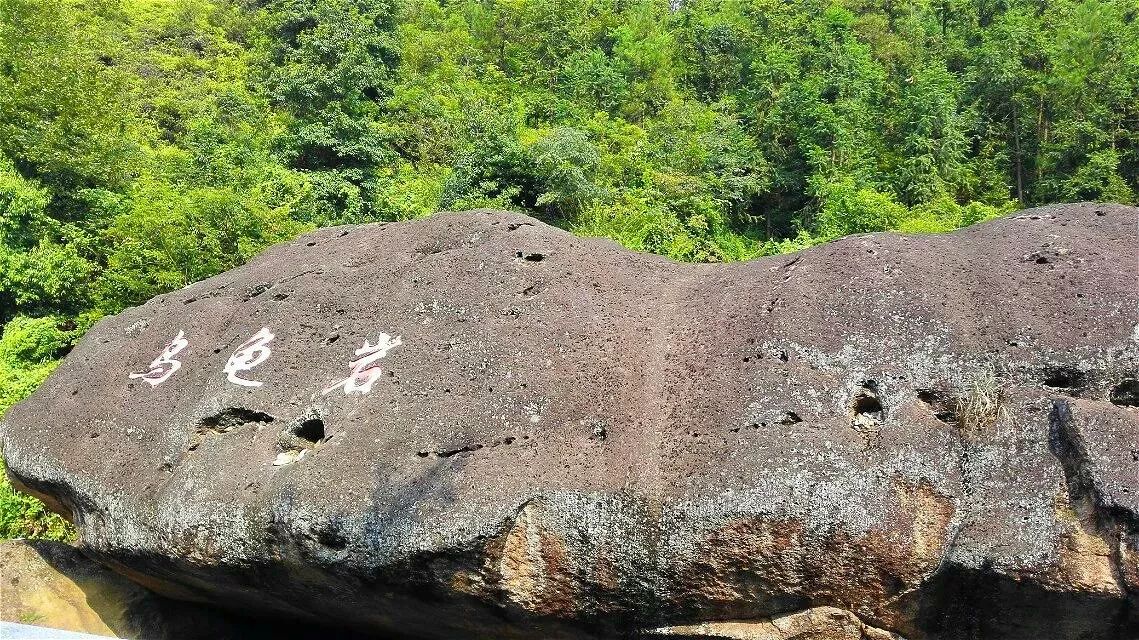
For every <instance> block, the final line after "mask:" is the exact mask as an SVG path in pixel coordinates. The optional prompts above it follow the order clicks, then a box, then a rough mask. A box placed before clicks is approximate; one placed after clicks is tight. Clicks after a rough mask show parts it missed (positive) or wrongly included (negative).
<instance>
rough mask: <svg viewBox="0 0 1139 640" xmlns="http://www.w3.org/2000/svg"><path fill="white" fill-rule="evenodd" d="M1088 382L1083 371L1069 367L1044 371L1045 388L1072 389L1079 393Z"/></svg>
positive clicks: (1062, 366)
mask: <svg viewBox="0 0 1139 640" xmlns="http://www.w3.org/2000/svg"><path fill="white" fill-rule="evenodd" d="M1086 381H1087V376H1086V375H1085V374H1084V372H1083V371H1080V370H1079V369H1077V368H1075V367H1070V366H1067V365H1059V366H1053V367H1046V368H1045V369H1044V381H1043V382H1044V386H1046V387H1052V388H1053V389H1072V390H1075V391H1079V390H1080V389H1082V388H1083V387H1084V385H1085V383H1086Z"/></svg>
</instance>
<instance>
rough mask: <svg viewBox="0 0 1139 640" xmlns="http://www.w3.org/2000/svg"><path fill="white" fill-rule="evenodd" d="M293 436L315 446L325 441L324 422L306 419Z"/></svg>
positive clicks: (318, 419) (316, 419)
mask: <svg viewBox="0 0 1139 640" xmlns="http://www.w3.org/2000/svg"><path fill="white" fill-rule="evenodd" d="M293 435H295V436H296V437H298V438H300V439H301V440H304V441H306V442H308V443H309V444H312V445H315V444H316V443H318V442H320V441H321V440H324V420H321V419H320V418H306V419H305V420H302V421H301V423H300V424H299V425H297V428H296V429H295V430H293Z"/></svg>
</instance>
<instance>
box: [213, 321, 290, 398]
mask: <svg viewBox="0 0 1139 640" xmlns="http://www.w3.org/2000/svg"><path fill="white" fill-rule="evenodd" d="M275 337H277V336H275V335H273V333H272V332H271V331H269V327H261V330H260V331H258V332H257V333H256V334H254V335H253V337H252V338H250V339H248V340H246V341H245V343H244V344H242V345H241V346H240V347H238V348H237V351H234V352H233V355H232V356H230V357H229V362H227V363H225V369H224V371H225V373H226V378H228V379H229V381H230V382H232V383H234V384H239V385H241V386H243V387H260V386H261V385H262V384H265V383H263V382H259V381H257V380H246V379H244V378H239V377H237V374H238V372H241V371H249V370H250V369H252V368H253V367H256V366H257V365H259V364H261V363H262V362H265V361H266V360H268V359H269V356H271V355H273V352H272V351H270V350H269V347H268V344H269V342H271V341H272V340H273V338H275Z"/></svg>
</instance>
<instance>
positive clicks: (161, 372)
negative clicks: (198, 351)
mask: <svg viewBox="0 0 1139 640" xmlns="http://www.w3.org/2000/svg"><path fill="white" fill-rule="evenodd" d="M189 344H190V342H189V341H188V340H186V334H185V332H183V331H179V332H178V335H177V336H176V337H175V338H174V339H173V340H171V341H170V344H168V345H166V348H165V349H163V350H162V353H160V354H158V357H157V358H155V359H154V362H151V363H150V370H149V371H144V372H142V373H132V374H130V376H129V377H130V378H131V379H132V380H136V379H139V378H141V379H143V380H146V381H147V382H149V383H150V386H152V387H157V386H158V385H160V384H162V383H163V382H166V380H167V379H168V378H169V377H170V376H172V375H174V372H175V371H177V370H179V369H181V368H182V363H181V362H180V361H178V360H175V359H174V356H176V355H178V353H179V352H180V351H182V350H183V349H185V348H186V347H187V346H188V345H189Z"/></svg>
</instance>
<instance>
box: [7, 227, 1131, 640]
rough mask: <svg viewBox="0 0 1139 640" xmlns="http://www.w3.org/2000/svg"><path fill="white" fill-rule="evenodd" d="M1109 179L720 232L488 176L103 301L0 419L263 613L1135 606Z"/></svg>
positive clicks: (838, 615)
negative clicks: (939, 218) (929, 212)
mask: <svg viewBox="0 0 1139 640" xmlns="http://www.w3.org/2000/svg"><path fill="white" fill-rule="evenodd" d="M1137 214H1139V210H1137V209H1135V208H1130V207H1122V206H1107V205H1092V204H1080V205H1066V206H1055V207H1046V208H1041V209H1034V210H1029V211H1024V212H1021V213H1018V214H1015V215H1012V216H1009V217H1006V218H1003V219H1000V220H995V221H992V222H989V223H985V224H981V225H978V226H975V227H973V228H969V229H965V230H962V231H959V232H956V233H952V234H947V235H926V236H912V235H896V234H869V235H859V236H853V237H849V238H845V239H842V240H839V241H836V242H833V243H830V244H827V245H825V246H820V247H817V248H814V249H811V250H808V251H804V252H802V253H799V254H796V255H787V256H777V257H771V258H764V259H760V260H754V261H751V262H747V263H742V264H726V265H691V264H675V263H672V262H669V261H667V260H665V259H662V258H659V257H654V256H649V255H639V254H635V253H631V252H628V251H625V250H622V249H620V248H618V247H616V246H614V245H613V244H611V243H609V242H606V241H602V240H591V239H582V238H576V237H573V236H571V235H569V234H567V233H565V232H562V231H559V230H557V229H555V228H552V227H549V226H546V225H544V224H542V223H540V222H536V221H535V220H532V219H530V218H526V217H524V216H521V215H515V214H510V213H500V212H489V211H477V212H469V213H456V214H440V215H438V216H435V217H432V218H429V219H426V220H419V221H414V222H406V223H396V224H375V225H366V226H357V227H341V228H332V229H323V230H320V231H315V232H312V233H309V234H307V235H305V236H302V237H301V238H300V239H298V240H297V241H295V242H292V243H288V244H284V245H280V246H277V247H274V248H273V249H271V250H269V251H267V252H265V253H264V254H263V255H261V256H259V257H258V258H256V259H255V260H253V261H252V262H251V263H250V264H249V265H247V266H245V267H242V268H240V269H236V270H234V271H231V272H228V273H225V274H222V275H220V276H217V277H214V278H211V279H209V280H206V281H203V282H200V283H197V284H195V285H192V286H190V287H187V288H185V289H183V290H181V291H177V292H175V293H171V294H168V295H164V296H160V297H158V298H155V299H154V300H151V301H150V302H148V303H146V304H145V305H142V306H140V307H137V308H133V309H129V310H127V311H124V312H123V313H121V314H119V315H117V316H115V317H112V318H107V319H105V320H103V321H102V322H101V323H99V324H98V325H97V326H96V327H95V328H94V329H92V330H91V331H90V333H89V334H88V335H87V336H86V337H85V338H84V340H83V341H82V342H81V343H80V344H79V346H78V347H76V348H75V350H74V351H73V352H72V353H71V355H70V356H69V357H68V358H67V359H66V361H65V362H64V363H63V365H62V366H61V367H60V368H59V369H58V370H57V371H56V372H55V373H54V374H53V375H52V376H51V377H50V378H49V379H48V381H47V382H46V383H45V384H44V385H43V386H42V387H41V388H40V389H39V390H38V391H37V392H36V393H35V395H33V396H32V397H31V398H30V399H28V400H27V401H25V402H24V403H22V404H20V405H18V406H17V407H15V408H13V409H12V410H11V411H10V412H9V414H8V415H7V416H6V418H5V422H4V424H3V425H2V442H3V451H4V455H5V458H6V460H7V463H8V465H9V471H10V474H11V476H12V479H13V480H14V481H15V482H17V483H18V484H20V485H22V486H24V487H26V488H27V489H28V490H30V491H32V492H34V493H35V494H37V495H40V496H42V497H44V498H45V499H47V500H48V501H49V502H50V503H51V504H52V505H53V506H54V507H55V508H57V509H60V510H61V511H63V512H64V513H67V514H70V516H71V517H72V518H73V519H74V521H75V522H76V524H77V525H78V527H79V529H80V531H81V534H82V540H83V545H84V546H85V548H86V550H87V551H88V553H91V554H94V555H95V556H96V557H98V558H99V559H101V560H102V561H103V562H105V563H107V564H108V565H110V566H112V567H114V568H116V569H118V570H119V571H121V572H123V573H124V574H126V575H128V576H130V577H132V578H134V579H136V580H138V581H140V582H142V583H143V584H146V585H148V586H150V587H151V588H153V589H157V590H160V591H162V592H163V593H166V594H168V595H171V596H174V597H179V598H186V599H197V600H205V601H210V602H214V603H217V604H220V605H223V606H227V607H231V608H236V609H240V610H244V611H248V612H259V613H261V614H264V615H276V616H290V617H294V618H298V619H309V620H321V621H326V622H327V621H335V622H338V623H341V624H344V625H346V626H350V627H356V628H363V629H372V630H388V631H391V632H394V633H397V634H399V635H402V636H409V637H425V638H426V637H432V638H474V637H482V638H490V637H494V638H583V637H629V636H640V637H660V636H665V637H704V638H708V637H716V638H791V637H795V638H802V637H812V638H859V637H865V638H888V637H895V638H896V637H905V638H909V639H910V640H919V639H935V638H936V639H954V638H1023V639H1030V638H1031V639H1034V640H1035V639H1037V638H1044V637H1047V638H1051V639H1053V640H1063V639H1069V638H1070V639H1075V638H1097V639H1105V640H1109V639H1119V640H1123V639H1133V638H1135V637H1137V636H1139V477H1137V473H1139V413H1137V412H1139V408H1137V407H1136V405H1137V404H1139V382H1137V380H1139V327H1137V306H1139V292H1137V286H1136V285H1137V277H1139V272H1137V271H1139V270H1137V253H1136V252H1137V250H1139V239H1137V237H1136V222H1137ZM350 363H351V364H350ZM779 634H783V635H779ZM810 634H814V635H810Z"/></svg>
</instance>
